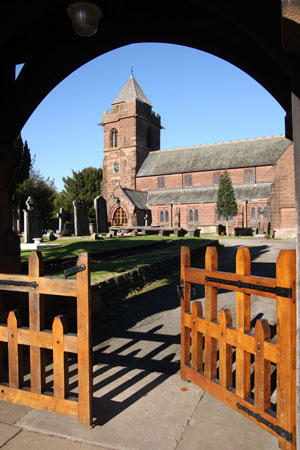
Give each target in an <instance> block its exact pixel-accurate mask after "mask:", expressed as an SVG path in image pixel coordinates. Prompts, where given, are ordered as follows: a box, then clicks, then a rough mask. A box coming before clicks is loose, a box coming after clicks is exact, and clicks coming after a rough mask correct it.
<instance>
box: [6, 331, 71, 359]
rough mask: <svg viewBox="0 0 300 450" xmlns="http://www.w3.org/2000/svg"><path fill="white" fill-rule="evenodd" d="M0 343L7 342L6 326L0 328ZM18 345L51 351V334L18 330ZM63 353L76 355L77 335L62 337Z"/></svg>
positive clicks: (49, 332) (69, 334)
mask: <svg viewBox="0 0 300 450" xmlns="http://www.w3.org/2000/svg"><path fill="white" fill-rule="evenodd" d="M0 341H3V342H7V341H8V339H7V326H0ZM18 343H19V344H22V345H33V346H36V347H41V348H47V349H49V350H52V332H51V331H50V330H43V331H34V330H29V328H25V327H20V328H18ZM64 351H65V352H68V353H77V335H76V334H72V333H68V334H66V335H65V336H64Z"/></svg>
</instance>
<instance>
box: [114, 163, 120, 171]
mask: <svg viewBox="0 0 300 450" xmlns="http://www.w3.org/2000/svg"><path fill="white" fill-rule="evenodd" d="M119 169H120V166H119V163H118V162H115V163H114V172H115V173H118V172H119Z"/></svg>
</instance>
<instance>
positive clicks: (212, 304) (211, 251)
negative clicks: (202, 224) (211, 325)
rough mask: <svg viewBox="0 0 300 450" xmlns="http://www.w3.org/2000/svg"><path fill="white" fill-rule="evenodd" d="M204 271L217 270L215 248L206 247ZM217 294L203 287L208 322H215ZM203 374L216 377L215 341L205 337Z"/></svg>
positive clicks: (212, 289) (213, 289)
mask: <svg viewBox="0 0 300 450" xmlns="http://www.w3.org/2000/svg"><path fill="white" fill-rule="evenodd" d="M205 269H206V270H209V271H211V270H218V253H217V249H216V248H215V247H207V249H206V253H205ZM217 294H218V292H217V289H216V288H214V287H211V286H208V285H206V286H205V319H206V320H209V321H214V320H217V314H218V295H217ZM204 374H205V376H207V377H208V378H210V379H212V378H216V376H217V340H216V339H214V338H212V337H210V336H205V350H204Z"/></svg>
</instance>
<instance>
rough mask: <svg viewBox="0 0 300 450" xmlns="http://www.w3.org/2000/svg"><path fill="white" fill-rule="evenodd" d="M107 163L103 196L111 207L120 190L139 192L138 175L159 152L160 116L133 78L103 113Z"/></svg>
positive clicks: (105, 163) (105, 158) (104, 161)
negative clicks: (151, 152)
mask: <svg viewBox="0 0 300 450" xmlns="http://www.w3.org/2000/svg"><path fill="white" fill-rule="evenodd" d="M100 125H102V126H103V128H104V159H103V181H102V195H103V197H104V198H105V200H106V202H107V206H108V208H107V209H108V215H109V209H110V203H111V197H112V196H113V195H114V192H115V190H116V188H117V187H121V188H127V189H131V190H135V189H136V181H135V177H136V173H137V171H138V170H139V168H140V167H141V165H142V163H143V162H144V160H145V158H146V157H147V155H148V153H149V151H153V150H159V148H160V130H161V121H160V116H159V115H158V114H155V113H154V112H153V111H152V105H151V103H150V102H149V100H148V99H147V97H146V95H145V94H144V92H143V91H142V89H141V88H140V86H139V84H138V83H137V81H136V80H135V78H134V76H133V74H131V76H130V77H129V79H128V81H127V82H126V84H125V85H124V87H123V88H122V90H121V91H120V92H119V94H118V95H117V97H116V98H115V100H114V101H113V102H112V108H111V110H110V112H108V111H105V112H104V113H103V122H102V123H101V124H100Z"/></svg>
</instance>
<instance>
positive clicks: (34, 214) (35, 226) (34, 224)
mask: <svg viewBox="0 0 300 450" xmlns="http://www.w3.org/2000/svg"><path fill="white" fill-rule="evenodd" d="M25 203H26V209H24V210H23V212H24V244H29V243H31V242H33V239H34V238H42V223H41V213H40V211H39V210H38V209H37V206H36V203H35V201H34V199H33V198H32V197H31V196H30V197H28V198H27V200H26V202H25Z"/></svg>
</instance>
